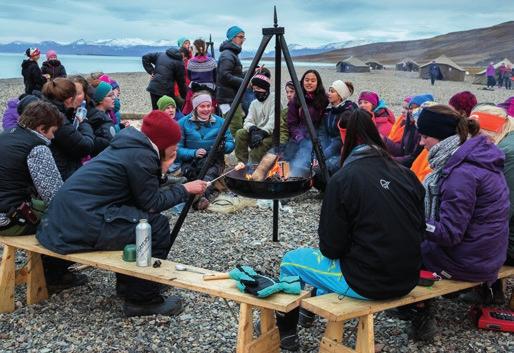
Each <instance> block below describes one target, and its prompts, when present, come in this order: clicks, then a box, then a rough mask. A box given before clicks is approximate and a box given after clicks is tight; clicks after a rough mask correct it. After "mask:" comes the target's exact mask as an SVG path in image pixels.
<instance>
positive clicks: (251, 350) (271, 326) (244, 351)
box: [236, 303, 280, 353]
mask: <svg viewBox="0 0 514 353" xmlns="http://www.w3.org/2000/svg"><path fill="white" fill-rule="evenodd" d="M252 309H253V307H252V306H251V305H249V304H243V303H241V309H240V314H239V329H238V332H237V348H236V351H237V353H280V334H279V333H278V328H277V324H276V320H275V312H274V311H273V310H271V309H265V308H260V319H261V335H260V336H259V337H257V338H256V339H253V315H252Z"/></svg>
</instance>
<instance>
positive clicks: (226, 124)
mask: <svg viewBox="0 0 514 353" xmlns="http://www.w3.org/2000/svg"><path fill="white" fill-rule="evenodd" d="M271 37H273V36H272V35H264V36H263V37H262V40H261V44H260V45H259V49H257V52H256V53H255V57H254V58H253V60H252V63H251V64H250V67H249V68H248V71H247V72H246V75H245V77H244V78H243V82H242V83H241V86H239V89H238V90H237V93H236V96H235V98H234V101H233V102H232V105H231V107H230V110H229V111H228V113H227V116H226V117H225V121H224V122H223V126H222V127H221V130H220V132H219V133H218V136H217V137H216V141H215V142H214V145H213V146H212V148H211V150H210V152H209V154H208V156H207V160H206V161H205V163H204V165H203V166H202V169H200V173H199V174H198V179H203V177H205V174H206V173H207V169H209V166H210V165H211V164H212V162H213V161H214V155H215V154H216V150H217V149H218V146H219V145H220V143H221V140H222V139H223V137H224V136H225V133H226V132H227V129H228V127H229V125H230V122H231V121H232V118H233V117H234V114H235V112H236V109H237V107H238V106H239V103H241V99H242V98H243V93H244V91H245V90H246V87H248V83H249V82H250V79H251V78H252V76H253V72H254V71H255V68H256V67H257V64H258V63H259V60H261V58H262V55H263V54H264V50H265V49H266V46H267V45H268V43H269V41H270V40H271ZM194 198H195V196H194V195H190V196H189V199H188V200H187V202H186V204H185V206H184V208H183V209H182V212H181V213H180V216H179V217H178V219H177V222H176V223H175V226H174V227H173V230H172V232H171V237H172V239H175V238H176V237H177V235H178V233H179V232H180V229H181V228H182V224H184V220H185V219H186V216H187V214H188V213H189V209H190V208H191V205H192V204H193V201H194Z"/></svg>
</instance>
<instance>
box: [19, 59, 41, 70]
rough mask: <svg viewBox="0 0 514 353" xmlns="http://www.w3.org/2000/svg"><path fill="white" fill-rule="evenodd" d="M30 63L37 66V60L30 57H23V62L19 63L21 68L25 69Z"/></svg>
mask: <svg viewBox="0 0 514 353" xmlns="http://www.w3.org/2000/svg"><path fill="white" fill-rule="evenodd" d="M31 65H36V66H37V62H35V61H34V60H30V59H25V60H23V62H22V63H21V67H22V68H23V69H26V68H27V67H29V66H31Z"/></svg>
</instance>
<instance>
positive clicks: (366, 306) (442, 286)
mask: <svg viewBox="0 0 514 353" xmlns="http://www.w3.org/2000/svg"><path fill="white" fill-rule="evenodd" d="M510 276H514V267H512V266H503V267H502V268H501V269H500V272H499V273H498V278H505V277H510ZM478 284H479V283H474V282H463V281H452V280H446V279H445V280H441V281H437V282H435V284H434V285H433V286H431V287H421V286H417V287H415V288H414V289H413V290H412V291H411V292H410V293H409V294H407V295H406V296H404V297H401V298H398V299H392V300H370V301H368V300H358V299H353V298H349V297H344V298H343V299H339V298H340V297H341V296H340V295H338V294H336V293H330V294H325V295H321V296H317V297H312V298H307V299H304V300H302V302H301V306H302V307H303V308H305V309H307V310H310V311H312V312H313V313H315V314H317V315H320V316H322V317H324V318H326V319H328V320H329V321H346V320H349V319H353V318H356V317H361V316H364V315H368V314H374V313H377V312H381V311H384V310H387V309H391V308H396V307H399V306H402V305H406V304H412V303H416V302H419V301H423V300H426V299H430V298H434V297H438V296H441V295H444V294H448V293H453V292H457V291H459V290H463V289H468V288H472V287H476V286H477V285H478Z"/></svg>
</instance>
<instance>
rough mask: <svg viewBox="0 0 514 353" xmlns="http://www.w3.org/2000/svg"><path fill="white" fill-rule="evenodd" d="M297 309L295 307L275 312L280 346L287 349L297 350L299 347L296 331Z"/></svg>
mask: <svg viewBox="0 0 514 353" xmlns="http://www.w3.org/2000/svg"><path fill="white" fill-rule="evenodd" d="M298 314H299V309H298V308H296V309H294V310H292V311H290V312H288V313H282V312H280V311H276V312H275V316H276V317H277V326H278V332H279V333H280V348H282V349H285V350H287V351H297V350H298V349H300V343H299V341H298V333H297V332H296V326H297V325H298Z"/></svg>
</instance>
